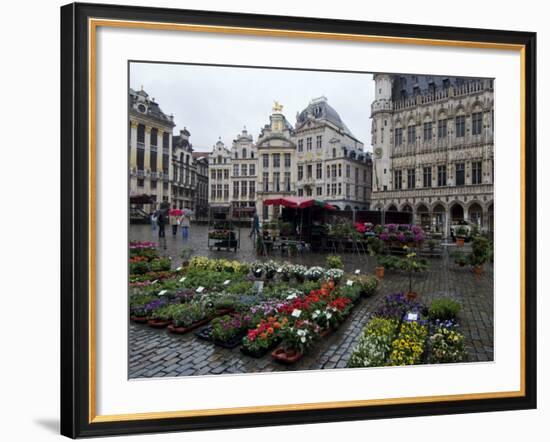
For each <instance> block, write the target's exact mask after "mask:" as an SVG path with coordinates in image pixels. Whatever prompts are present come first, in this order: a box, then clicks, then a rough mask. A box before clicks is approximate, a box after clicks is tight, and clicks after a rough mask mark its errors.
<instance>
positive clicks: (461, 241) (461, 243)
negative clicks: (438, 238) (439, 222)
mask: <svg viewBox="0 0 550 442" xmlns="http://www.w3.org/2000/svg"><path fill="white" fill-rule="evenodd" d="M456 246H457V247H464V238H457V239H456Z"/></svg>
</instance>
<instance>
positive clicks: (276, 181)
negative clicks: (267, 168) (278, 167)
mask: <svg viewBox="0 0 550 442" xmlns="http://www.w3.org/2000/svg"><path fill="white" fill-rule="evenodd" d="M273 187H274V189H275V192H280V191H281V173H280V172H273Z"/></svg>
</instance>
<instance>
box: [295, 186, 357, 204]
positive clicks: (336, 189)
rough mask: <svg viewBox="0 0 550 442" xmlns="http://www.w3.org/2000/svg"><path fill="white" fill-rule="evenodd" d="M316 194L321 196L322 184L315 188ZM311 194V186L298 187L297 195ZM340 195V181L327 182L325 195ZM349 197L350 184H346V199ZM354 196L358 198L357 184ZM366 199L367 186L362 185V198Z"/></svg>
mask: <svg viewBox="0 0 550 442" xmlns="http://www.w3.org/2000/svg"><path fill="white" fill-rule="evenodd" d="M315 192H316V196H323V186H317V187H316V188H315ZM304 194H305V196H313V188H312V187H305V188H303V189H302V188H299V189H298V196H304ZM338 195H342V183H332V184H327V192H326V196H338ZM350 198H351V186H350V184H346V199H350ZM355 198H359V186H355ZM366 199H367V187H366V186H364V187H363V200H366Z"/></svg>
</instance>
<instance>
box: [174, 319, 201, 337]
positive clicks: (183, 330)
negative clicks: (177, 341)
mask: <svg viewBox="0 0 550 442" xmlns="http://www.w3.org/2000/svg"><path fill="white" fill-rule="evenodd" d="M209 321H210V318H206V319H203V320H201V321H198V322H195V323H194V324H191V325H190V326H189V327H175V326H174V324H170V325H169V326H168V331H169V332H170V333H176V334H180V335H183V334H185V333H187V332H190V331H191V330H195V329H196V328H199V327H201V326H203V325H205V324H208V322H209Z"/></svg>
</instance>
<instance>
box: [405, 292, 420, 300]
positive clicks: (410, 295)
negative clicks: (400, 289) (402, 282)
mask: <svg viewBox="0 0 550 442" xmlns="http://www.w3.org/2000/svg"><path fill="white" fill-rule="evenodd" d="M406 296H407V299H408V300H410V301H412V300H414V299H416V298H418V293H416V292H407V295H406Z"/></svg>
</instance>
